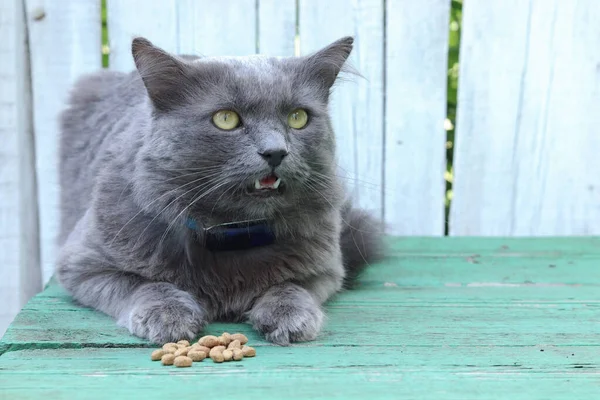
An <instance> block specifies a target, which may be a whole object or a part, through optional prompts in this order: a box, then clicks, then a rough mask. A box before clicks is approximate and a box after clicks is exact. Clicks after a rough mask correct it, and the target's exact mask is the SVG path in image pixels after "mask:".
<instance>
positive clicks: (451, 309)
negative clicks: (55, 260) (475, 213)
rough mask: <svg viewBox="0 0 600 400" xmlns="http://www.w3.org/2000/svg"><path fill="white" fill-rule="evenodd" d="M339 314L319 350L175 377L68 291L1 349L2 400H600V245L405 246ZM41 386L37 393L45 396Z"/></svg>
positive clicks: (268, 351)
mask: <svg viewBox="0 0 600 400" xmlns="http://www.w3.org/2000/svg"><path fill="white" fill-rule="evenodd" d="M390 249H391V256H390V257H389V259H388V260H386V261H385V262H383V263H380V264H378V265H373V266H372V268H371V269H370V270H369V271H368V272H367V273H366V274H365V275H364V276H363V278H362V279H361V282H360V285H359V286H358V288H357V289H356V290H353V291H349V292H345V293H342V294H340V295H339V296H337V298H336V299H335V300H334V301H332V302H331V303H330V304H329V305H328V307H327V308H328V314H329V321H328V324H327V327H326V329H325V331H324V332H323V334H322V336H321V337H320V338H319V340H317V341H315V342H312V343H305V344H300V345H294V346H291V347H287V348H282V347H276V346H272V345H270V344H269V343H267V342H265V341H264V340H263V339H262V338H260V337H259V336H258V335H257V334H256V333H254V332H252V330H251V329H250V327H249V326H247V325H235V324H212V325H210V326H209V327H208V328H207V330H206V333H219V332H222V331H224V330H226V331H229V332H233V331H241V332H244V333H246V334H247V335H248V336H249V337H250V340H251V341H252V343H254V344H255V345H256V347H257V352H258V355H257V357H256V358H254V359H247V360H244V361H242V362H241V363H227V364H220V365H216V364H213V363H212V362H211V361H203V362H202V363H198V364H195V365H194V366H193V367H192V368H190V369H175V368H172V367H162V366H160V365H159V364H158V363H153V362H151V361H150V359H149V353H150V350H149V349H148V348H146V347H148V346H149V345H148V344H147V343H146V342H145V341H143V340H140V339H138V338H135V337H132V336H130V335H128V334H127V332H126V331H125V330H124V329H121V328H117V327H116V326H115V324H114V323H113V321H112V320H110V319H109V318H108V317H106V316H104V315H102V314H99V313H97V312H94V311H91V310H88V309H86V308H81V307H78V306H76V305H75V304H73V303H72V302H71V301H70V299H69V297H68V296H66V295H65V293H64V292H63V291H62V289H60V288H59V287H57V286H56V285H55V284H54V283H52V284H51V285H50V287H49V288H47V289H46V290H45V291H44V292H43V293H41V294H39V295H38V296H36V297H35V298H34V299H32V301H31V302H30V303H29V304H28V305H27V306H26V308H25V309H24V310H23V311H22V312H21V313H20V314H19V316H18V317H17V319H16V321H15V322H14V324H13V325H12V326H11V327H10V328H9V330H8V331H7V333H6V335H5V336H4V338H3V339H2V342H1V345H0V353H1V354H2V355H0V388H1V389H0V397H2V395H4V396H5V397H6V398H11V399H12V398H18V399H29V398H31V399H34V398H40V397H44V396H46V397H47V396H51V397H52V398H53V399H54V398H56V399H63V398H64V399H67V398H68V399H73V398H89V399H103V398H111V399H120V398H123V399H124V398H132V397H136V398H137V397H140V398H141V397H144V398H150V399H152V398H164V397H165V396H167V395H169V394H172V393H177V397H178V398H182V399H184V398H190V399H191V398H197V397H198V396H199V395H202V396H207V397H209V396H210V397H217V396H218V397H219V398H224V399H270V398H277V399H280V398H281V397H282V396H283V394H285V396H284V397H285V398H290V399H308V398H311V399H314V398H316V399H330V398H338V397H339V398H345V399H352V398H356V399H359V398H362V399H364V398H368V397H370V398H378V399H379V398H382V399H384V398H389V399H398V398H403V399H444V400H446V399H475V398H478V399H479V398H481V399H483V398H485V399H509V398H510V399H517V400H519V399H523V400H525V399H528V400H529V399H546V398H552V399H574V398H586V399H592V398H597V397H598V396H599V395H600V379H599V378H600V372H598V371H599V369H598V368H599V367H600V363H599V361H598V360H599V359H600V336H599V334H598V332H599V329H600V328H599V322H598V321H600V300H599V299H598V291H599V290H600V269H599V268H598V265H600V238H589V239H583V238H570V239H466V238H445V239H420V238H411V239H402V240H399V239H393V240H391V241H390ZM31 382H35V385H32V384H31Z"/></svg>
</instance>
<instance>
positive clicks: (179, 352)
mask: <svg viewBox="0 0 600 400" xmlns="http://www.w3.org/2000/svg"><path fill="white" fill-rule="evenodd" d="M188 351H189V350H188V348H187V347H183V348H180V349H177V351H176V352H175V353H174V354H175V357H179V356H187V354H188Z"/></svg>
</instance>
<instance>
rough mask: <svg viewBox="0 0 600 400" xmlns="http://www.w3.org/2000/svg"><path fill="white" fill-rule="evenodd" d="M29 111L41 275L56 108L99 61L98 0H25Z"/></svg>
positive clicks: (50, 231) (52, 223) (54, 181)
mask: <svg viewBox="0 0 600 400" xmlns="http://www.w3.org/2000/svg"><path fill="white" fill-rule="evenodd" d="M25 4H26V7H27V11H28V13H27V24H28V33H29V46H30V54H31V75H32V81H33V105H34V110H35V112H34V113H33V116H34V127H35V156H36V171H37V191H38V204H39V219H40V243H41V261H42V278H43V281H44V282H46V281H48V279H50V277H51V276H52V273H53V272H54V261H55V259H56V240H57V237H58V229H59V224H60V218H59V190H60V189H59V184H58V163H59V161H58V143H59V141H58V135H59V133H58V121H57V117H58V113H59V112H60V111H61V110H62V108H63V107H64V105H65V100H66V97H67V93H68V92H69V90H70V89H71V86H72V84H73V83H74V81H75V80H76V79H77V78H78V77H79V76H80V75H81V74H83V73H87V72H91V71H94V70H96V69H98V68H100V67H101V65H102V64H101V51H100V23H99V22H98V21H99V18H100V2H99V1H96V0H81V1H43V0H27V1H26V2H25Z"/></svg>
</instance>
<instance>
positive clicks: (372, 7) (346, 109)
mask: <svg viewBox="0 0 600 400" xmlns="http://www.w3.org/2000/svg"><path fill="white" fill-rule="evenodd" d="M299 17H300V20H299V32H300V50H301V53H302V54H307V53H311V52H313V51H316V50H318V49H320V48H322V47H324V46H326V45H328V44H329V43H331V42H333V41H334V40H337V39H339V38H341V37H343V36H349V35H350V36H354V38H355V43H354V50H353V51H352V54H351V55H350V58H349V63H350V64H351V65H352V66H353V67H354V68H355V69H356V70H357V71H358V72H359V73H360V74H361V75H362V76H363V77H364V78H361V77H351V76H346V78H347V80H351V81H352V82H344V81H343V80H342V81H338V84H337V85H336V87H335V89H334V91H333V96H332V101H331V108H330V111H331V116H332V123H333V127H334V130H335V132H336V135H337V138H338V140H337V144H338V158H339V160H338V162H339V165H340V167H341V171H340V173H341V176H342V177H343V178H344V179H345V180H346V183H347V185H348V187H349V190H350V191H351V194H352V196H353V198H354V201H355V203H356V205H358V206H360V207H363V208H365V209H368V210H371V211H372V212H373V213H374V214H375V215H376V216H378V217H382V192H383V182H382V170H383V164H382V152H383V150H382V149H383V50H384V49H383V43H384V41H383V22H384V20H383V2H381V1H378V0H356V1H353V2H351V3H349V2H348V1H345V0H330V1H327V2H320V3H319V5H318V7H316V6H315V3H314V2H313V1H309V0H300V2H299Z"/></svg>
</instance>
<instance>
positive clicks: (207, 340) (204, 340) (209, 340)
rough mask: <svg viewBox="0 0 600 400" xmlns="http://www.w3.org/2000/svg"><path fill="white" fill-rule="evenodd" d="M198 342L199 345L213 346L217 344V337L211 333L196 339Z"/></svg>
mask: <svg viewBox="0 0 600 400" xmlns="http://www.w3.org/2000/svg"><path fill="white" fill-rule="evenodd" d="M198 344H200V346H206V347H210V348H213V347H215V346H218V345H219V338H218V337H216V336H212V335H208V336H203V337H201V338H200V340H198Z"/></svg>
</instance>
